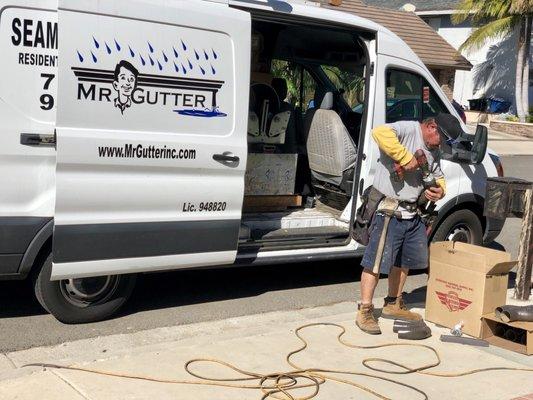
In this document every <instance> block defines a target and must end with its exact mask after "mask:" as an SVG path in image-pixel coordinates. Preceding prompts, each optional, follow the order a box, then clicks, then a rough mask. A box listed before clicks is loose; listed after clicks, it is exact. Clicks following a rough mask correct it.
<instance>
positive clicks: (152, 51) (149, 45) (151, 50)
mask: <svg viewBox="0 0 533 400" xmlns="http://www.w3.org/2000/svg"><path fill="white" fill-rule="evenodd" d="M148 49H149V50H150V53H152V54H153V53H154V48H153V47H152V45H151V44H150V42H148Z"/></svg>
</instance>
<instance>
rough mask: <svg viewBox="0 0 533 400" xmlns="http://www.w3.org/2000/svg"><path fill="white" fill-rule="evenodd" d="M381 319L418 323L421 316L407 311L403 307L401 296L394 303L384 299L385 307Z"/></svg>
mask: <svg viewBox="0 0 533 400" xmlns="http://www.w3.org/2000/svg"><path fill="white" fill-rule="evenodd" d="M381 316H382V317H383V318H388V319H401V320H403V321H420V320H421V319H422V316H421V315H420V314H417V313H414V312H412V311H409V310H408V309H407V307H406V306H405V303H404V301H403V298H402V296H399V297H397V298H396V300H395V301H389V300H388V298H385V305H384V306H383V311H382V313H381Z"/></svg>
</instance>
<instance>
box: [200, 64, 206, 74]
mask: <svg viewBox="0 0 533 400" xmlns="http://www.w3.org/2000/svg"><path fill="white" fill-rule="evenodd" d="M198 67H200V71H202V75H205V69H203V68H202V67H201V66H200V65H199V66H198Z"/></svg>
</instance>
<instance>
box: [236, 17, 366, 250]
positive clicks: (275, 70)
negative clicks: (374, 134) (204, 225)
mask: <svg viewBox="0 0 533 400" xmlns="http://www.w3.org/2000/svg"><path fill="white" fill-rule="evenodd" d="M304 23H305V25H304ZM365 38H366V39H368V38H369V33H368V32H354V31H353V28H352V29H351V30H344V29H343V28H342V27H331V26H324V25H319V24H316V23H313V21H307V22H305V21H304V22H302V21H301V20H300V21H299V22H298V23H296V22H294V23H292V22H291V21H280V20H273V19H267V18H262V17H260V16H256V18H254V19H253V22H252V49H251V61H252V63H251V64H252V67H251V68H252V71H251V82H250V102H249V119H248V163H247V171H246V178H245V196H244V206H243V219H242V224H241V230H240V235H239V247H240V248H241V249H245V248H250V247H252V248H253V247H254V248H268V247H276V248H279V247H280V246H281V247H283V246H287V247H290V246H294V245H298V246H299V247H302V246H307V245H308V246H327V245H335V244H337V245H338V244H340V243H345V242H346V241H347V239H348V238H349V233H350V219H351V217H352V213H351V212H350V210H351V206H350V204H349V203H350V199H351V196H352V191H353V190H354V182H357V176H358V171H357V170H356V169H357V167H356V166H357V154H358V148H359V142H360V139H361V137H360V136H361V132H363V119H364V115H365V113H364V112H363V111H364V110H365V109H366V107H365V87H366V85H365V81H366V79H367V77H366V76H365V74H366V71H367V69H368V68H367V59H368V57H367V52H366V47H365V44H364V41H363V40H364V39H365Z"/></svg>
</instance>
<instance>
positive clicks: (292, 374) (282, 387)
mask: <svg viewBox="0 0 533 400" xmlns="http://www.w3.org/2000/svg"><path fill="white" fill-rule="evenodd" d="M318 326H327V327H334V328H337V329H339V330H340V333H339V334H338V335H337V340H338V342H339V343H340V344H342V345H343V346H346V347H349V348H352V349H362V350H368V349H379V348H384V347H393V346H410V347H417V348H421V349H426V350H429V351H430V352H431V353H433V356H434V361H433V362H431V363H429V364H426V365H422V366H419V367H415V368H413V367H408V366H406V365H404V364H401V363H398V362H396V361H392V360H387V359H384V358H366V359H363V362H362V363H363V365H364V366H365V367H367V368H368V369H371V370H373V371H376V372H380V373H386V374H395V375H401V374H403V375H405V374H413V373H418V374H423V375H430V376H435V377H444V378H453V377H459V376H465V375H472V374H477V373H480V372H486V371H498V370H499V371H502V370H507V371H527V372H533V368H511V367H488V368H478V369H474V370H469V371H464V372H459V373H441V372H430V370H431V369H432V368H434V367H437V366H438V365H440V363H441V358H440V355H439V353H438V352H437V350H435V348H433V347H431V346H428V345H424V344H415V343H385V344H379V345H374V346H358V345H355V344H353V343H349V342H347V341H346V340H344V339H343V336H344V335H345V333H346V329H345V328H344V327H343V326H341V325H339V324H334V323H322V322H321V323H313V324H307V325H303V326H300V327H299V328H298V329H296V331H295V335H296V336H297V337H298V339H299V340H300V341H301V342H302V346H301V347H299V348H298V349H297V350H294V351H291V352H290V353H289V354H287V357H286V360H287V363H288V364H289V365H290V366H291V367H292V368H293V369H292V370H290V371H285V372H274V373H270V374H260V373H256V372H250V371H246V370H243V369H240V368H237V367H236V366H234V365H232V364H229V363H226V362H224V361H220V360H216V359H210V358H196V359H193V360H190V361H188V362H187V363H186V364H185V370H186V371H187V373H189V375H191V376H192V377H194V378H196V380H172V379H160V378H156V377H149V376H140V375H131V374H123V373H118V372H109V371H100V370H95V369H88V368H81V367H70V366H62V365H54V364H27V365H24V367H36V366H37V367H44V368H54V369H66V370H71V371H81V372H87V373H91V374H98V375H105V376H111V377H117V378H127V379H136V380H143V381H150V382H158V383H166V384H182V385H199V386H217V387H224V388H237V389H249V390H256V391H261V393H262V397H261V400H266V399H269V398H274V399H279V400H311V399H314V398H315V397H317V396H318V394H319V392H320V386H321V385H322V384H324V383H326V382H337V383H341V384H345V385H349V386H352V387H355V388H357V389H360V390H363V391H365V392H367V393H370V394H372V395H374V396H376V397H377V398H379V399H383V400H391V399H390V398H389V397H387V396H384V395H382V394H380V393H378V392H376V391H375V390H372V389H370V388H369V387H367V386H364V385H361V384H358V383H355V382H353V381H350V380H348V379H346V378H342V376H365V377H370V378H373V379H378V380H382V381H386V382H389V383H393V384H396V385H399V386H402V387H404V388H408V389H411V390H413V391H414V392H417V393H418V394H420V398H422V399H426V400H427V399H429V398H428V395H427V394H426V393H425V392H423V391H422V390H420V389H418V388H416V387H414V386H412V385H408V384H405V383H402V382H399V381H397V380H394V379H390V378H385V377H382V376H378V375H375V374H371V373H362V372H355V371H347V370H334V369H322V368H300V367H299V366H298V365H296V364H295V363H294V362H292V361H291V358H292V357H293V356H294V355H296V354H298V353H301V352H302V351H304V350H305V349H307V347H308V343H307V341H306V340H305V339H304V338H303V337H302V335H301V331H303V330H305V329H307V328H311V327H318ZM196 363H212V364H218V365H221V366H224V367H227V368H228V369H230V370H232V371H234V372H237V373H238V374H240V375H241V377H239V378H216V377H207V376H202V375H201V374H199V373H196V372H193V371H191V367H192V365H193V364H196ZM379 363H381V364H386V365H387V364H388V365H390V366H394V367H396V370H392V369H386V368H378V367H376V366H375V365H376V364H379ZM246 382H251V383H250V384H246ZM302 389H307V390H309V393H308V394H306V395H301V394H299V395H298V396H297V395H296V394H294V392H295V391H296V390H298V393H301V391H302ZM409 398H410V399H413V398H414V397H412V396H410V397H409Z"/></svg>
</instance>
